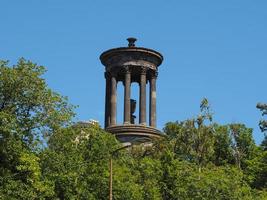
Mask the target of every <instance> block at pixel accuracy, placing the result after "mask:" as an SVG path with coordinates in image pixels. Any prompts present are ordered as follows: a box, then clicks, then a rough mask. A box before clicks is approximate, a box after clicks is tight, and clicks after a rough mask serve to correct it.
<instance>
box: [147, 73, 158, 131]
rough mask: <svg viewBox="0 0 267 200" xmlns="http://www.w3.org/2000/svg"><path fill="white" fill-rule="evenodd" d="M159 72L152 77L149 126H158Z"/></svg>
mask: <svg viewBox="0 0 267 200" xmlns="http://www.w3.org/2000/svg"><path fill="white" fill-rule="evenodd" d="M157 74H158V73H157V72H154V73H153V74H152V75H151V78H150V107H149V126H152V127H156V79H157Z"/></svg>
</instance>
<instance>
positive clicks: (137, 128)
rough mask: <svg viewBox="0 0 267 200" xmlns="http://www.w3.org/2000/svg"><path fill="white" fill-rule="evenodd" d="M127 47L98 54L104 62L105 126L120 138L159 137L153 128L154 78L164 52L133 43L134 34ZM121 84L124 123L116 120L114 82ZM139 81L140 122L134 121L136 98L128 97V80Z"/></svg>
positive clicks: (154, 107)
mask: <svg viewBox="0 0 267 200" xmlns="http://www.w3.org/2000/svg"><path fill="white" fill-rule="evenodd" d="M127 40H128V42H129V43H128V47H120V48H114V49H110V50H107V51H105V52H103V53H102V54H101V56H100V60H101V62H102V64H103V65H104V66H105V79H106V97H105V129H106V131H108V132H110V133H112V134H115V136H116V137H117V139H118V140H120V141H121V142H131V141H133V140H136V139H138V138H139V139H140V138H143V139H151V138H159V137H161V136H162V133H161V132H160V131H159V130H158V129H156V80H157V76H158V67H159V65H160V64H161V63H162V61H163V56H162V55H161V54H160V53H159V52H157V51H154V50H152V49H147V48H143V47H136V46H135V42H136V39H135V38H128V39H127ZM119 81H121V82H122V83H123V85H124V112H123V116H124V118H123V123H122V124H118V123H117V119H116V118H117V83H118V82H119ZM133 82H137V83H139V87H140V93H139V123H136V122H135V118H136V116H135V115H134V112H135V110H136V100H133V99H131V83H133ZM148 83H149V123H147V113H146V106H147V105H146V99H147V94H146V87H147V84H148Z"/></svg>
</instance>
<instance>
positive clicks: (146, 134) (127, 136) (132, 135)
mask: <svg viewBox="0 0 267 200" xmlns="http://www.w3.org/2000/svg"><path fill="white" fill-rule="evenodd" d="M106 131H107V132H110V133H112V134H114V135H115V136H116V138H117V139H118V140H119V141H120V142H131V141H133V140H136V139H137V138H138V140H139V139H144V140H152V139H159V138H161V137H164V134H163V133H162V132H161V131H160V130H158V129H156V128H154V127H150V126H145V125H140V124H123V125H116V126H109V127H107V128H106Z"/></svg>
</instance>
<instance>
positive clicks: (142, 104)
mask: <svg viewBox="0 0 267 200" xmlns="http://www.w3.org/2000/svg"><path fill="white" fill-rule="evenodd" d="M139 98H140V99H139V123H140V124H142V125H146V68H142V71H141V75H140V95H139Z"/></svg>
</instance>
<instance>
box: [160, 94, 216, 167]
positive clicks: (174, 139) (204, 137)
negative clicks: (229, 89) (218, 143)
mask: <svg viewBox="0 0 267 200" xmlns="http://www.w3.org/2000/svg"><path fill="white" fill-rule="evenodd" d="M200 110H201V113H200V115H199V116H198V117H197V118H193V119H189V120H186V121H184V122H175V123H173V122H170V123H167V124H166V126H165V128H164V132H165V133H166V134H167V136H168V137H169V139H170V143H171V145H172V146H173V147H172V148H173V151H174V152H175V153H176V155H177V156H179V157H181V158H183V159H185V160H187V161H191V162H195V163H196V164H197V165H198V167H199V171H201V168H202V166H204V165H205V164H207V163H208V162H209V160H210V159H211V157H212V156H213V153H214V149H213V144H214V124H213V123H212V114H211V112H210V107H209V104H208V100H207V99H203V100H202V102H201V105H200Z"/></svg>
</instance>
